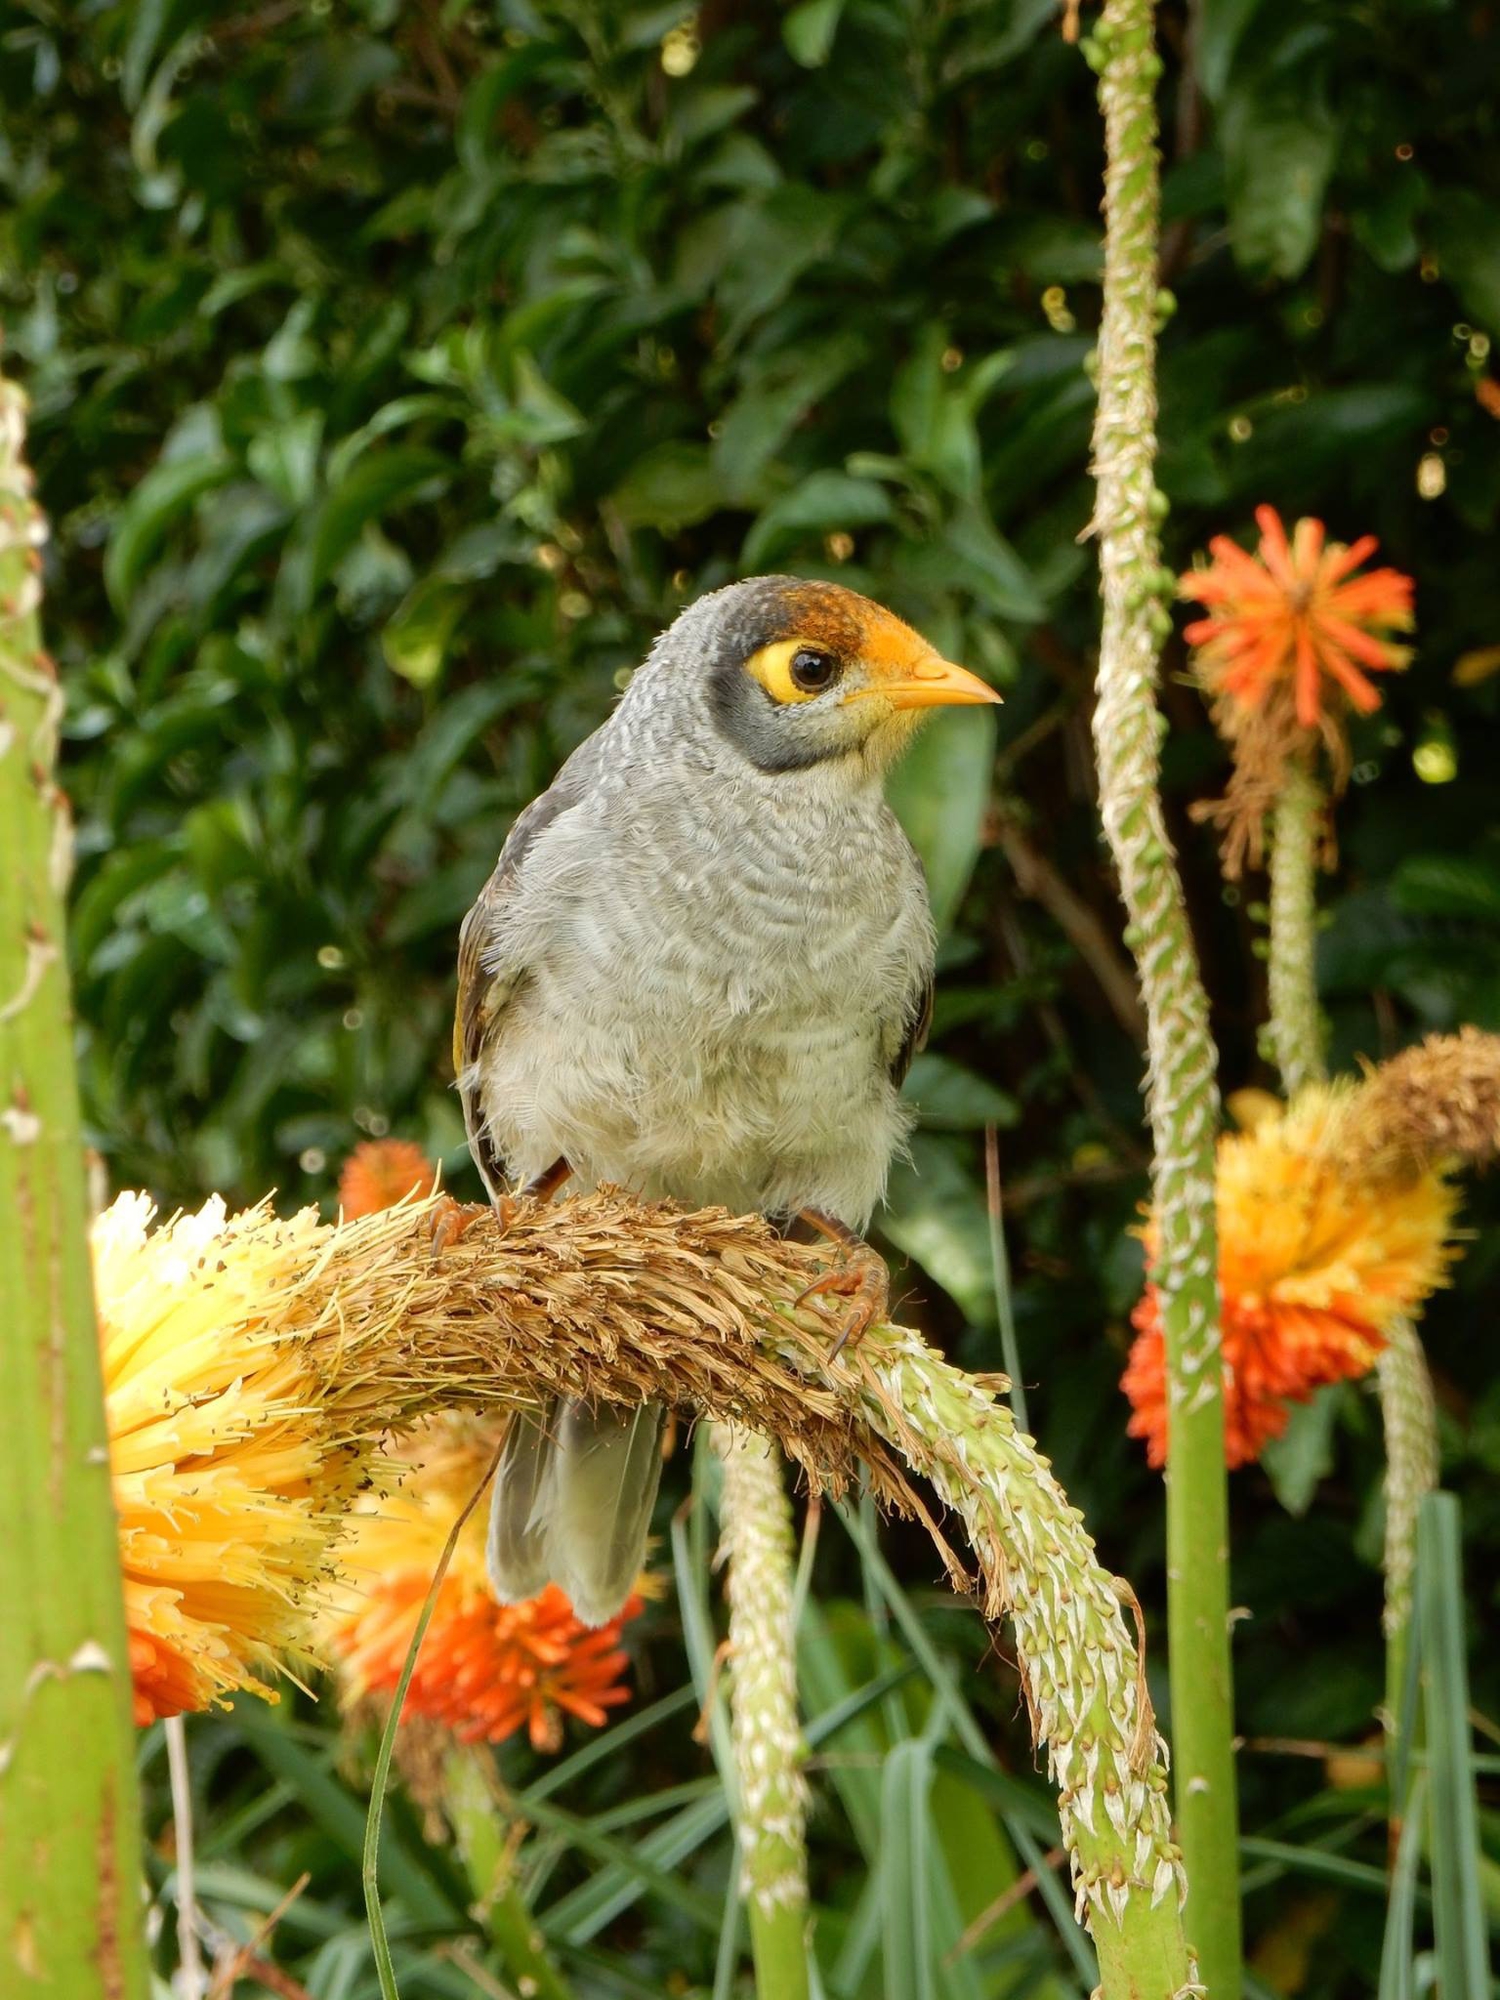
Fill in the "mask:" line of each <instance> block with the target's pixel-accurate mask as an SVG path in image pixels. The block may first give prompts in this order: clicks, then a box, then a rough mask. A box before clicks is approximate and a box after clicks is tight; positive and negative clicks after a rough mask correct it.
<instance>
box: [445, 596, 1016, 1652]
mask: <svg viewBox="0 0 1500 2000" xmlns="http://www.w3.org/2000/svg"><path fill="white" fill-rule="evenodd" d="M998 699H999V696H998V695H996V694H995V693H994V691H993V690H992V689H991V688H989V687H987V686H986V685H985V683H984V682H983V681H981V680H979V679H977V678H976V676H975V675H973V674H971V673H968V672H966V671H965V670H964V668H962V667H956V666H953V665H951V664H950V663H949V662H948V661H946V660H944V659H942V658H941V657H940V656H939V655H938V654H937V653H936V652H935V651H934V650H933V648H932V647H931V646H929V645H928V644H927V642H926V641H925V640H924V639H922V638H920V637H919V636H918V634H917V633H915V632H914V631H912V629H911V628H910V626H908V625H905V624H903V623H902V621H901V620H900V619H899V618H897V617H895V616H894V614H893V613H891V612H889V611H886V610H883V609H882V608H881V606H880V605H878V604H874V603H871V602H870V600H869V599H868V598H865V597H861V596H858V595H857V594H856V593H855V592H854V591H852V590H846V589H843V588H841V587H840V586H838V585H835V584H831V583H811V582H799V581H798V580H796V579H795V578H792V577H784V576H761V577H751V578H749V579H748V580H747V581H745V582H742V583H735V584H731V585H729V586H728V588H727V589H723V590H716V591H714V592H712V593H711V594H710V595H708V596H706V597H703V598H700V599H699V600H698V601H697V602H696V603H695V604H693V605H691V606H690V607H689V608H688V609H687V610H686V611H684V612H683V613H682V615H681V616H680V617H679V618H678V619H677V621H676V623H675V624H674V625H672V626H671V627H670V629H669V630H668V631H666V632H664V633H663V634H662V636H661V637H660V638H659V639H658V640H657V641H656V643H655V645H654V646H653V647H652V648H651V651H650V654H649V656H648V657H647V659H646V661H645V664H644V665H643V666H642V667H641V668H640V669H639V670H638V671H637V672H636V674H635V675H634V676H633V677H632V679H631V681H630V684H629V686H628V687H627V688H626V690H625V693H624V695H623V697H622V698H621V700H620V702H619V704H618V705H617V707H616V708H615V710H614V713H613V714H612V715H611V716H610V718H609V720H608V721H607V722H606V723H604V725H603V726H602V727H601V728H599V729H597V730H596V731H595V732H594V734H593V735H592V736H590V737H589V738H588V740H587V741H586V742H584V743H583V744H581V745H580V746H579V748H578V749H577V750H575V751H574V752H573V754H572V756H571V757H569V759H568V760H567V762H566V763H565V764H564V765H563V767H562V769H561V771H560V772H559V773H558V775H557V777H556V779H555V780H554V782H553V784H552V786H551V788H550V789H549V790H548V791H546V792H544V793H543V794H542V795H541V797H540V798H538V799H537V800H535V801H534V802H533V804H531V805H530V806H528V807H527V808H526V810H525V811H524V812H523V813H522V814H521V815H520V817H519V818H518V819H517V820H516V822H515V824H514V826H513V827H512V829H511V832H510V836H509V838H508V839H507V840H506V842H505V846H504V848H503V849H502V851H501V854H500V859H499V862H498V864H497V865H496V868H495V871H494V873H493V875H491V877H490V879H489V881H488V882H487V883H486V885H485V887H484V890H483V891H482V893H481V895H480V897H479V900H478V902H477V903H476V904H475V905H474V907H473V909H472V910H471V911H470V912H469V915H468V917H467V918H466V919H465V922H464V926H463V932H462V937H461V942H460V947H459V980H458V1017H457V1022H456V1026H455V1033H454V1046H455V1067H456V1069H457V1072H458V1086H459V1090H460V1092H461V1094H462V1098H463V1108H464V1120H465V1124H466V1126H467V1129H468V1135H469V1147H470V1150H471V1152H472V1153H473V1156H474V1159H475V1162H476V1163H477V1165H478V1167H479V1171H480V1173H481V1174H482V1176H483V1177H484V1182H485V1186H486V1187H487V1189H488V1190H489V1194H490V1197H491V1200H492V1201H494V1202H495V1203H496V1204H497V1206H500V1207H501V1209H502V1212H503V1208H504V1204H505V1202H506V1200H507V1199H508V1198H509V1197H510V1195H511V1194H513V1193H514V1192H516V1191H519V1190H525V1191H531V1192H535V1193H550V1192H552V1191H554V1190H555V1189H556V1188H558V1187H560V1186H561V1185H562V1184H563V1183H564V1182H565V1181H566V1180H568V1179H569V1178H570V1177H571V1178H572V1179H574V1180H575V1181H577V1182H580V1183H582V1184H583V1185H585V1186H593V1185H596V1184H598V1183H600V1182H612V1183H615V1184H617V1185H619V1186H622V1187H624V1188H627V1189H630V1190H632V1191H634V1192H636V1193H638V1194H641V1195H644V1196H650V1197H658V1198H667V1199H671V1200H673V1201H677V1202H681V1203H684V1204H686V1205H688V1206H690V1207H700V1206H708V1205H710V1204H722V1205H723V1206H724V1207H725V1208H728V1209H731V1210H733V1211H734V1212H735V1213H737V1214H743V1213H747V1212H750V1211H759V1212H760V1213H762V1214H765V1215H767V1216H770V1217H771V1218H773V1219H774V1220H776V1221H778V1222H781V1223H783V1224H788V1225H789V1224H790V1223H792V1222H793V1221H794V1220H797V1219H801V1220H802V1221H803V1222H804V1223H810V1224H812V1225H813V1226H815V1227H816V1228H818V1229H820V1230H822V1231H823V1232H824V1233H825V1234H827V1235H829V1236H831V1237H833V1238H834V1239H836V1240H837V1241H839V1242H840V1243H842V1244H843V1246H844V1248H845V1252H846V1257H845V1262H844V1264H843V1266H842V1267H841V1268H840V1269H839V1270H837V1271H835V1272H833V1273H832V1274H830V1276H829V1277H828V1278H827V1279H825V1280H823V1281H822V1283H821V1286H820V1287H819V1289H822V1290H825V1291H840V1292H845V1293H847V1294H848V1295H849V1296H850V1301H851V1303H850V1307H849V1309H848V1317H847V1321H846V1325H845V1331H844V1337H845V1338H847V1337H848V1336H849V1334H851V1333H858V1332H861V1331H863V1329H864V1327H865V1326H867V1325H869V1324H870V1322H871V1321H872V1320H873V1319H874V1318H875V1317H876V1316H877V1315H878V1314H879V1313H881V1312H883V1310H884V1307H885V1285H884V1266H883V1265H881V1264H880V1261H879V1259H878V1258H876V1257H875V1254H874V1252H873V1251H870V1250H869V1249H868V1248H867V1246H865V1245H864V1244H863V1243H862V1242H861V1241H860V1238H859V1234H858V1232H860V1231H862V1230H863V1229H864V1227H865V1225H866V1223H867V1221H868V1219H869V1216H870V1212H871V1210H872V1209H873V1208H874V1206H875V1204H876V1202H877V1201H879V1199H880V1197H881V1194H882V1191H883V1189H884V1186H885V1180H886V1173H887V1169H888V1167H889V1164H890V1161H891V1157H892V1154H893V1153H894V1152H895V1150H896V1148H897V1147H898V1146H899V1145H900V1143H901V1140H902V1137H903V1134H904V1133H905V1131H906V1128H907V1123H908V1115H907V1112H906V1111H905V1109H904V1108H903V1105H902V1102H901V1098H900V1094H899V1093H900V1088H901V1082H902V1079H903V1077H904V1076H905V1074H906V1071H907V1069H908V1067H909V1066H910V1063H911V1059H912V1057H913V1055H914V1054H915V1053H916V1051H917V1049H918V1048H919V1047H920V1046H921V1043H922V1040H923V1037H924V1035H925V1033H926V1029H927V1023H928V1019H929V1016H930V1012H931V1004H932V966H933V950H934V937H933V928H932V919H931V916H930V914H929V911H928V905H927V892H926V885H925V882H924V880H923V875H922V867H921V863H920V862H919V861H918V859H917V857H916V855H915V854H914V853H913V851H912V848H911V845H910V843H909V842H908V841H907V838H906V836H905V834H904V833H903V832H902V830H901V828H900V826H899V824H898V823H897V820H896V817H895V815H894V814H893V813H892V811H891V810H890V808H889V806H888V805H887V804H886V802H885V798H884V793H883V782H884V779H885V777H886V774H887V773H888V772H889V770H890V769H891V767H892V765H893V764H894V763H895V761H896V759H897V758H898V757H899V756H900V754H901V751H902V750H903V748H904V747H905V746H906V744H907V743H908V742H909V741H910V739H911V737H912V735H913V733H914V731H915V729H916V726H917V724H918V723H919V722H920V720H921V719H922V717H923V715H924V714H925V712H926V711H927V710H928V709H930V708H933V707H936V706H938V705H939V704H942V703H979V702H993V701H998ZM661 1426H662V1412H661V1410H660V1409H659V1408H658V1407H656V1406H654V1405H653V1406H648V1407H645V1408H638V1409H634V1410H622V1409H616V1408H612V1407H599V1408H591V1407H589V1406H588V1405H586V1404H583V1403H579V1402H572V1401H565V1400H562V1399H557V1398H554V1399H553V1401H552V1402H551V1403H550V1404H549V1405H548V1407H546V1408H545V1409H542V1410H539V1411H538V1412H537V1413H536V1414H535V1415H534V1416H531V1415H528V1416H525V1417H520V1418H517V1419H516V1420H515V1422H514V1423H513V1425H512V1428H511V1431H510V1434H509V1437H508V1439H507V1441H506V1445H505V1449H504V1452H503V1454H502V1457H501V1462H500V1466H499V1469H498V1472H497V1474H496V1481H495V1490H494V1495H493V1499H492V1502H491V1513H490V1531H489V1569H490V1576H491V1578H492V1580H493V1583H494V1586H495V1589H496V1591H497V1592H498V1594H499V1596H500V1598H501V1600H502V1601H503V1602H507V1603H513V1602H515V1601H517V1600H518V1599H521V1598H525V1597H530V1596H532V1595H534V1594H535V1593H536V1592H537V1591H539V1590H540V1589H542V1587H543V1586H544V1585H545V1584H546V1583H547V1581H548V1580H549V1579H552V1580H554V1581H555V1582H557V1583H558V1584H560V1585H561V1587H562V1589H563V1590H564V1591H566V1593H567V1595H568V1596H569V1597H570V1598H571V1599H572V1602H573V1608H574V1610H575V1611H576V1612H577V1614H578V1616H579V1618H581V1619H582V1620H583V1621H584V1622H585V1623H586V1624H602V1623H604V1621H605V1620H607V1619H609V1618H611V1617H613V1616H614V1614H615V1613H616V1612H617V1611H618V1610H619V1609H620V1607H621V1605H622V1604H623V1603H624V1601H625V1599H626V1597H627V1596H628V1595H629V1593H630V1591H631V1589H632V1587H633V1585H634V1582H635V1579H636V1576H637V1575H638V1573H639V1571H640V1568H641V1564H642V1561H643V1558H644V1553H645V1544H646V1535H647V1530H648V1528H649V1525H650V1519H651V1509H652V1505H653V1502H654V1500H655V1497H656V1487H657V1481H658V1478H659V1476H660V1471H661Z"/></svg>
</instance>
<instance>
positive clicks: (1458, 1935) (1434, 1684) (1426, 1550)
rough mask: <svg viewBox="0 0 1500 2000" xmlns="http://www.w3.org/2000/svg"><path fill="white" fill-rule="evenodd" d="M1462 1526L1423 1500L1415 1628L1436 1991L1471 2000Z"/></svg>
mask: <svg viewBox="0 0 1500 2000" xmlns="http://www.w3.org/2000/svg"><path fill="white" fill-rule="evenodd" d="M1461 1521H1462V1516H1461V1514H1460V1511H1459V1504H1458V1501H1457V1499H1456V1498H1455V1497H1454V1495H1453V1494H1451V1493H1429V1494H1428V1496H1427V1498H1426V1499H1425V1500H1424V1501H1423V1502H1422V1511H1421V1514H1420V1516H1419V1517H1418V1521H1417V1618H1418V1621H1419V1624H1420V1626H1421V1633H1422V1641H1421V1643H1422V1688H1423V1694H1424V1697H1425V1713H1426V1720H1427V1773H1428V1785H1429V1787H1430V1797H1431V1824H1432V1850H1431V1851H1432V1862H1431V1866H1432V1901H1433V1913H1434V1928H1435V1931H1436V1936H1437V1959H1438V1990H1439V1992H1440V1993H1442V1994H1443V1995H1444V2000H1449V1996H1452V2000H1458V1996H1460V1995H1461V1996H1463V2000H1469V1996H1479V1995H1484V1994H1487V1993H1488V1992H1489V1990H1490V1964H1489V1944H1488V1940H1487V1937H1486V1935H1485V1915H1484V1898H1483V1895H1482V1893H1481V1889H1480V1882H1479V1814H1478V1805H1477V1801H1476V1798H1475V1792H1474V1771H1473V1767H1472V1765H1471V1763H1470V1761H1469V1760H1470V1756H1471V1754H1472V1744H1471V1742H1470V1730H1469V1670H1468V1663H1467V1660H1466V1657H1465V1652H1464V1605H1465V1599H1464V1578H1463V1560H1462V1553H1461Z"/></svg>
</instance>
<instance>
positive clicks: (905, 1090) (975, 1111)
mask: <svg viewBox="0 0 1500 2000" xmlns="http://www.w3.org/2000/svg"><path fill="white" fill-rule="evenodd" d="M901 1094H902V1096H903V1097H904V1098H905V1099H906V1100H907V1102H908V1103H910V1104H915V1105H916V1107H917V1115H918V1117H919V1118H920V1120H921V1122H922V1124H923V1125H926V1126H928V1127H934V1128H936V1129H938V1130H946V1131H950V1132H972V1131H976V1130H978V1129H979V1128H980V1127H981V1126H984V1125H1000V1126H1011V1125H1014V1124H1016V1123H1017V1121H1018V1120H1019V1118H1020V1116H1021V1107H1020V1106H1019V1105H1018V1104H1017V1103H1016V1100H1015V1099H1014V1098H1013V1097H1011V1096H1010V1095H1009V1094H1008V1093H1007V1092H1005V1091H1003V1090H997V1089H996V1087H995V1086H994V1084H992V1083H990V1082H989V1081H988V1079H987V1078H985V1077H982V1076H976V1075H975V1073H974V1071H973V1070H971V1069H966V1068H965V1067H964V1065H963V1064H962V1063H958V1062H954V1061H953V1059H952V1057H951V1056H940V1055H935V1054H934V1053H933V1051H932V1050H931V1049H926V1050H924V1051H923V1052H922V1054H921V1055H919V1056H918V1057H917V1058H916V1060H915V1061H914V1062H913V1063H912V1066H911V1069H910V1070H909V1072H908V1073H907V1078H906V1082H905V1083H904V1084H903V1085H902V1089H901Z"/></svg>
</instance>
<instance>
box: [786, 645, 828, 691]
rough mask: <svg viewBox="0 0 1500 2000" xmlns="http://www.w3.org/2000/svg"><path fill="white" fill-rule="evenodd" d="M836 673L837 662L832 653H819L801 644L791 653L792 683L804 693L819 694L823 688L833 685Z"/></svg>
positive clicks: (813, 648)
mask: <svg viewBox="0 0 1500 2000" xmlns="http://www.w3.org/2000/svg"><path fill="white" fill-rule="evenodd" d="M838 674H839V663H838V661H837V660H836V659H835V658H834V657H833V655H832V653H820V652H818V651H817V649H816V648H815V647H812V646H801V647H799V648H798V650H797V651H796V652H795V653H794V654H793V655H792V664H791V676H792V685H793V687H797V688H800V689H801V690H802V692H803V693H804V694H821V693H822V691H823V689H824V688H827V687H832V686H833V684H834V682H835V681H836V680H837V679H838Z"/></svg>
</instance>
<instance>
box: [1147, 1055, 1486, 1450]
mask: <svg viewBox="0 0 1500 2000" xmlns="http://www.w3.org/2000/svg"><path fill="white" fill-rule="evenodd" d="M1368 1090H1369V1086H1368V1085H1365V1086H1361V1085H1359V1084H1356V1083H1353V1082H1350V1081H1347V1080H1346V1081H1345V1082H1343V1083H1335V1084H1313V1085H1309V1086H1308V1087H1307V1088H1306V1089H1304V1090H1302V1091H1300V1092H1299V1093H1298V1094H1297V1096H1296V1097H1295V1098H1294V1099H1293V1100H1292V1102H1291V1104H1290V1105H1289V1106H1288V1107H1287V1108H1286V1109H1285V1110H1284V1111H1283V1110H1280V1109H1278V1110H1276V1111H1275V1112H1274V1113H1272V1114H1269V1115H1268V1114H1266V1113H1265V1112H1264V1110H1263V1109H1260V1108H1258V1111H1259V1115H1256V1116H1254V1117H1253V1118H1252V1119H1251V1121H1250V1122H1249V1123H1248V1126H1247V1128H1246V1129H1244V1130H1242V1131H1239V1132H1230V1133H1226V1134H1225V1135H1224V1136H1223V1137H1222V1138H1221V1139H1220V1141H1219V1147H1218V1223H1219V1284H1220V1289H1221V1292H1222V1296H1223V1306H1224V1328H1223V1353H1224V1370H1225V1381H1224V1408H1225V1448H1226V1451H1227V1453H1228V1458H1229V1463H1230V1465H1231V1466H1235V1465H1243V1464H1245V1463H1246V1462H1247V1461H1248V1460H1250V1459H1253V1458H1256V1457H1258V1456H1259V1453H1260V1450H1261V1447H1262V1446H1263V1445H1264V1444H1265V1443H1266V1441H1267V1440H1268V1439H1269V1438H1272V1437H1277V1436H1279V1435H1280V1433H1281V1432H1282V1431H1283V1430H1284V1429H1285V1427H1286V1420H1287V1409H1288V1404H1289V1403H1290V1402H1305V1401H1306V1399H1307V1397H1308V1396H1309V1395H1311V1393H1312V1392H1313V1390H1314V1389H1316V1388H1319V1387H1321V1386H1323V1385H1324V1384H1325V1383H1328V1382H1336V1381H1340V1380H1344V1379H1348V1378H1351V1377H1357V1376H1360V1375H1363V1374H1365V1373H1367V1372H1368V1370H1369V1369H1370V1368H1371V1367H1372V1366H1373V1365H1374V1363H1375V1360H1376V1358H1377V1357H1378V1355H1379V1354H1380V1352H1381V1350H1382V1348H1383V1347H1384V1345H1385V1342H1386V1337H1387V1333H1388V1331H1389V1330H1390V1329H1391V1328H1392V1326H1393V1325H1394V1324H1395V1322H1396V1321H1397V1320H1398V1319H1400V1318H1402V1317H1403V1316H1405V1315H1408V1314H1410V1313H1412V1312H1414V1311H1415V1310H1416V1308H1417V1307H1418V1306H1419V1305H1420V1304H1421V1302H1422V1300H1423V1299H1425V1298H1426V1297H1427V1296H1428V1294H1429V1293H1430V1292H1432V1291H1434V1290H1435V1289H1436V1288H1437V1287H1438V1286H1439V1285H1441V1284H1443V1283H1445V1282H1446V1277H1447V1271H1448V1266H1449V1264H1450V1263H1451V1262H1452V1260H1453V1257H1454V1255H1455V1254H1456V1253H1455V1251H1454V1248H1453V1245H1452V1231H1453V1216H1454V1210H1455V1208H1456V1206H1457V1200H1458V1197H1457V1192H1456V1190H1455V1189H1454V1187H1453V1186H1452V1185H1451V1183H1450V1182H1449V1181H1448V1180H1447V1179H1446V1178H1445V1177H1444V1176H1443V1175H1442V1174H1441V1173H1439V1172H1436V1171H1434V1170H1432V1169H1431V1168H1418V1167H1417V1166H1415V1165H1409V1166H1407V1167H1406V1168H1405V1169H1403V1170H1402V1171H1392V1170H1390V1169H1389V1168H1388V1167H1386V1166H1384V1165H1382V1163H1381V1162H1380V1161H1379V1159H1378V1158H1377V1157H1376V1156H1374V1155H1372V1153H1371V1152H1370V1150H1369V1148H1368V1145H1367V1144H1366V1142H1365V1128H1366V1126H1367V1125H1368V1123H1369V1110H1368V1103H1367V1094H1368ZM1147 1241H1148V1248H1149V1246H1150V1241H1151V1231H1150V1230H1149V1229H1148V1231H1147ZM1134 1321H1135V1325H1136V1328H1137V1332H1138V1338H1137V1340H1136V1342H1135V1345H1134V1347H1133V1348H1132V1350H1131V1356H1130V1363H1129V1366H1128V1368H1127V1369H1126V1372H1125V1376H1124V1380H1123V1384H1122V1386H1123V1387H1124V1389H1125V1392H1126V1394H1127V1395H1128V1396H1129V1398H1130V1401H1131V1403H1132V1405H1133V1407H1134V1415H1133V1416H1132V1418H1131V1421H1130V1431H1131V1434H1132V1435H1133V1436H1136V1437H1143V1438H1145V1439H1146V1441H1147V1447H1148V1455H1149V1457H1150V1459H1151V1462H1152V1464H1153V1465H1162V1464H1164V1463H1165V1462H1166V1455H1167V1404H1166V1383H1165V1374H1164V1368H1163V1359H1162V1344H1161V1329H1160V1322H1159V1314H1158V1311H1157V1307H1156V1300H1155V1292H1154V1288H1153V1287H1152V1286H1151V1285H1148V1286H1147V1288H1146V1293H1145V1296H1144V1297H1143V1299H1142V1300H1141V1303H1140V1305H1139V1306H1138V1307H1137V1308H1136V1311H1135V1314H1134Z"/></svg>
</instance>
